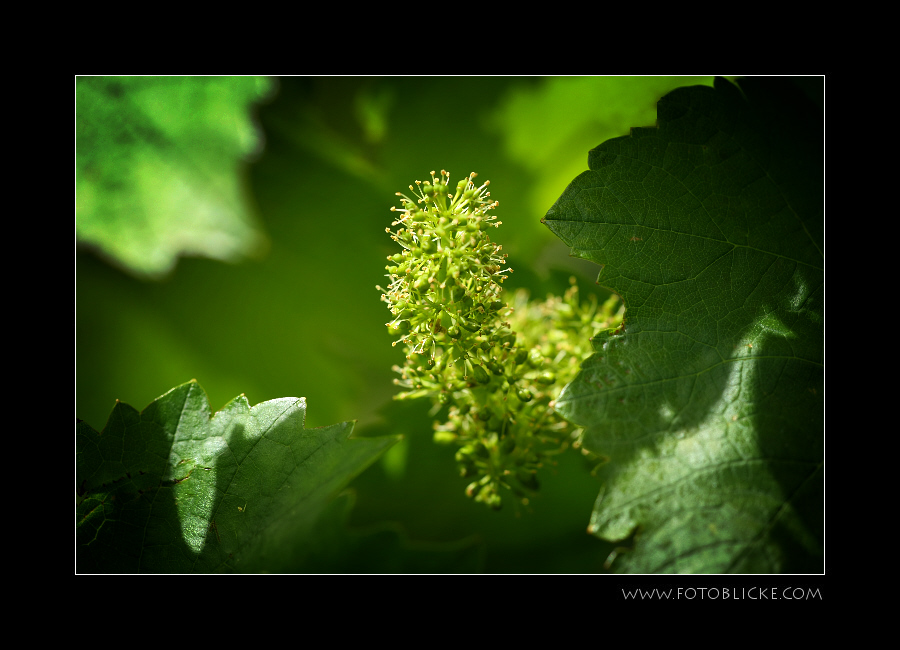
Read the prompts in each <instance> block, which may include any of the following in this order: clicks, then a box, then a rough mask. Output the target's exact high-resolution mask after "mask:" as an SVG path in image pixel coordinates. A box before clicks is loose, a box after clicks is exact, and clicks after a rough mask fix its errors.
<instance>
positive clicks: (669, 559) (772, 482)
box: [545, 78, 824, 573]
mask: <svg viewBox="0 0 900 650" xmlns="http://www.w3.org/2000/svg"><path fill="white" fill-rule="evenodd" d="M822 136H823V130H822V114H821V111H820V110H818V109H817V108H816V107H815V106H814V105H813V104H812V103H811V102H809V101H808V100H807V98H806V97H805V96H804V95H803V94H802V93H800V92H799V91H798V90H797V89H796V87H795V86H794V85H793V84H792V83H791V80H789V79H761V78H751V79H746V80H741V81H740V88H738V87H737V86H735V85H733V84H731V83H729V82H727V81H724V80H722V79H717V80H716V83H715V88H714V89H713V88H708V87H690V88H682V89H679V90H676V91H674V92H672V93H670V94H668V95H666V96H665V97H664V98H663V99H662V100H660V102H659V104H658V125H657V127H655V128H641V129H634V130H633V131H632V134H631V135H630V136H626V137H622V138H616V139H613V140H609V141H607V142H605V143H604V144H602V145H600V146H599V147H597V148H596V149H594V150H593V151H591V152H590V156H589V168H590V171H587V172H584V173H583V174H581V175H580V176H579V177H578V178H576V179H575V180H574V181H573V182H572V184H571V185H570V186H569V187H568V188H567V189H566V191H565V192H564V193H563V195H562V196H561V197H560V199H559V200H558V201H557V202H556V204H555V205H554V206H553V207H552V208H551V209H550V210H549V212H548V213H547V216H546V217H545V223H546V224H547V225H548V226H549V227H550V229H551V230H552V231H553V232H554V233H556V234H557V235H558V236H559V237H560V238H561V239H562V240H563V241H564V242H565V243H566V244H567V245H568V246H569V247H570V248H571V250H572V255H574V256H577V257H583V258H585V259H589V260H592V261H595V262H597V263H598V264H601V265H602V266H603V271H602V273H601V274H600V280H599V282H600V283H601V284H603V285H605V286H609V287H611V288H612V289H613V290H614V291H616V292H617V293H618V294H619V295H620V296H621V297H622V298H623V299H624V301H625V306H626V309H627V311H626V314H625V328H624V330H622V331H620V332H617V333H605V334H604V335H603V336H602V337H600V338H598V339H597V340H595V350H596V352H595V354H594V355H593V356H592V357H591V358H590V359H589V360H588V361H587V362H585V364H584V365H583V369H582V372H581V374H580V375H579V376H578V377H577V378H576V380H575V381H574V382H572V384H571V385H569V386H568V387H567V388H566V389H565V391H564V392H563V394H562V396H561V397H560V400H559V408H560V410H561V411H562V412H563V413H564V415H565V416H566V417H568V418H570V419H572V420H573V421H575V422H577V423H578V424H581V425H584V426H586V427H587V435H586V440H585V444H586V446H587V447H588V448H590V449H592V450H594V451H596V452H598V453H601V454H605V455H607V456H608V457H609V458H610V462H609V464H608V465H607V467H606V473H605V476H604V478H605V488H604V491H603V492H602V493H601V496H600V498H598V500H597V504H596V507H595V511H594V514H593V517H592V521H591V530H592V531H593V532H595V534H597V535H598V536H600V537H602V538H604V539H608V540H623V539H625V538H627V537H629V536H630V535H631V534H632V533H636V536H635V538H634V550H633V552H631V553H625V554H623V555H622V556H621V559H620V560H618V561H617V563H616V566H617V568H618V569H620V570H626V571H637V572H688V573H696V572H778V571H798V572H807V571H809V572H818V571H821V570H822V548H823V519H824V516H823V501H822V497H823V491H824V485H823V457H824V454H823V433H824V402H823V396H824V380H823V367H824V365H823V364H824V334H823V327H824V325H823V323H824V320H823V318H824V317H823V304H824V256H823V250H824V242H823V237H824V232H823V229H824V228H823V226H824V222H823V194H824V188H823V183H822V179H823V174H824V166H823V155H822Z"/></svg>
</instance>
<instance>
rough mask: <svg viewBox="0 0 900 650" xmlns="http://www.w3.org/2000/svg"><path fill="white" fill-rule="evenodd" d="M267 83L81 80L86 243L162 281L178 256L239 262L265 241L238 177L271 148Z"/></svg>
mask: <svg viewBox="0 0 900 650" xmlns="http://www.w3.org/2000/svg"><path fill="white" fill-rule="evenodd" d="M272 86H273V84H272V82H271V81H270V80H268V79H266V78H263V77H78V78H77V79H76V84H75V122H76V140H75V144H76V156H75V162H76V186H75V187H76V221H75V230H76V234H77V236H78V239H79V241H81V242H83V243H86V244H89V245H92V246H95V247H96V248H98V249H99V250H100V251H101V252H102V253H103V254H104V255H106V256H107V257H108V258H110V259H112V260H113V261H115V262H116V263H118V264H119V265H121V266H123V267H124V268H126V269H127V270H128V271H130V272H131V273H133V274H135V275H137V276H139V277H143V278H159V277H162V276H163V275H165V274H166V273H168V272H169V271H170V270H171V269H172V268H173V267H174V266H175V264H176V262H177V260H178V257H179V256H184V255H192V256H202V257H208V258H211V259H217V260H221V261H227V262H233V261H237V260H240V259H242V258H244V257H247V256H249V255H253V254H256V253H258V252H259V251H261V250H262V249H263V247H264V246H265V245H266V238H265V236H264V235H263V233H262V231H261V229H260V228H259V226H258V224H257V222H256V218H255V217H254V215H253V213H252V210H251V209H250V207H249V205H248V201H247V197H246V196H245V191H244V188H243V186H242V180H241V178H240V175H239V171H240V165H241V163H242V161H245V160H247V159H248V158H249V157H251V156H253V155H255V154H256V153H258V152H259V151H260V150H261V148H262V142H263V139H262V134H261V132H260V131H259V130H258V129H257V127H256V126H255V125H254V123H253V121H252V120H251V114H250V111H249V109H250V107H251V106H252V105H253V104H254V103H256V102H259V101H260V100H262V99H264V98H265V97H266V96H267V95H268V94H270V92H271V89H272Z"/></svg>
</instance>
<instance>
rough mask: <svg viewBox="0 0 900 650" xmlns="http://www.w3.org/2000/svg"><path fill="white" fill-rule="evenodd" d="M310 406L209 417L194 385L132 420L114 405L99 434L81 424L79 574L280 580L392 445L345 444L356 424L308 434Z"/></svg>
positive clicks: (239, 402)
mask: <svg viewBox="0 0 900 650" xmlns="http://www.w3.org/2000/svg"><path fill="white" fill-rule="evenodd" d="M305 418H306V401H305V400H303V399H295V398H282V399H276V400H271V401H268V402H264V403H262V404H257V405H256V406H254V407H252V408H251V407H250V405H249V403H248V402H247V399H246V398H245V397H244V396H243V395H241V396H240V397H237V398H235V399H234V400H233V401H231V402H230V403H229V404H227V405H226V406H225V408H224V409H222V410H221V411H219V412H218V413H216V414H215V416H212V415H211V414H210V410H209V403H208V400H207V398H206V394H205V393H204V392H203V389H201V388H200V386H199V385H198V384H197V383H196V382H193V381H192V382H188V383H186V384H183V385H181V386H178V387H177V388H173V389H172V390H170V391H169V392H168V393H166V394H165V395H162V396H161V397H159V398H158V399H157V400H156V401H154V402H153V403H152V404H151V405H150V406H148V407H147V408H146V409H144V410H143V411H142V412H140V413H138V412H137V411H136V410H134V409H133V408H131V407H130V406H128V405H126V404H123V403H121V402H120V403H117V404H116V406H115V408H114V409H113V412H112V414H111V415H110V417H109V421H108V422H107V425H106V427H105V428H104V429H103V431H102V432H100V433H97V431H95V430H94V429H92V428H91V427H90V426H89V425H87V424H85V423H84V422H79V423H78V428H77V437H76V481H77V484H78V499H77V505H76V531H77V534H76V539H77V545H78V549H77V558H78V564H77V570H78V571H79V572H103V573H107V572H110V573H138V572H147V573H159V572H165V573H186V572H233V571H240V572H260V571H264V572H276V571H295V570H297V569H298V568H302V567H304V566H306V564H307V563H308V559H309V558H308V557H307V556H308V555H310V554H315V553H316V552H320V551H319V547H317V546H316V540H317V539H318V538H320V537H321V536H322V535H321V533H319V534H318V535H316V534H313V533H314V531H316V530H317V529H316V526H317V519H318V518H319V516H320V514H321V513H322V511H323V509H324V508H325V507H326V506H327V505H328V503H329V502H330V500H331V499H332V497H333V496H334V495H335V494H336V493H337V492H338V491H339V490H340V489H342V488H343V487H344V486H345V485H346V484H347V483H348V482H349V481H350V480H351V479H352V478H353V477H354V476H356V475H357V474H359V473H360V472H361V471H362V470H363V469H365V468H366V467H367V466H368V465H369V464H370V463H371V462H372V461H374V460H375V459H376V458H377V457H378V456H379V455H380V454H381V453H382V452H383V451H384V450H385V449H386V448H387V447H389V446H390V445H392V444H393V443H394V442H396V439H395V438H381V439H375V438H367V439H351V438H350V432H351V430H352V429H353V424H352V423H350V422H344V423H342V424H336V425H333V426H329V427H320V428H317V429H307V428H306V427H305Z"/></svg>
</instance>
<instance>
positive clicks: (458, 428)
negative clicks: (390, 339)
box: [378, 170, 621, 508]
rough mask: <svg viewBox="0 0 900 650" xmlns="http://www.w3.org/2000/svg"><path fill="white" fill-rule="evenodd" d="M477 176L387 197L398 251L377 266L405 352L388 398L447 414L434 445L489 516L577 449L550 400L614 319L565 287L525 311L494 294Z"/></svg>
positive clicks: (497, 257) (494, 252) (497, 284)
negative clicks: (449, 453) (395, 203)
mask: <svg viewBox="0 0 900 650" xmlns="http://www.w3.org/2000/svg"><path fill="white" fill-rule="evenodd" d="M475 176H476V174H475V173H474V172H473V173H472V174H470V175H469V176H468V177H467V178H464V179H462V180H461V181H459V182H458V183H457V184H456V187H455V191H450V187H449V182H450V175H449V174H448V173H447V172H446V171H443V170H442V171H441V174H440V177H436V176H435V173H434V172H431V181H430V182H429V181H425V182H420V181H416V185H415V186H413V185H410V186H409V188H410V191H411V192H412V196H411V197H410V196H407V195H405V194H403V193H400V192H398V193H397V195H398V196H400V197H401V207H400V208H396V207H393V208H391V210H392V211H395V212H396V213H398V215H399V216H398V218H397V219H396V220H395V221H394V222H393V223H392V224H391V225H392V227H395V228H396V230H391V228H387V229H386V230H387V232H389V233H390V235H391V238H392V239H393V240H394V241H396V242H397V243H399V244H400V245H401V246H402V247H403V251H402V252H400V253H397V254H395V255H391V256H390V257H388V261H389V262H390V264H389V265H388V266H387V267H386V270H387V271H388V278H389V279H390V284H389V285H388V287H387V288H386V289H385V288H382V287H380V286H379V287H378V289H379V290H381V291H382V292H383V295H382V300H384V301H385V302H387V303H388V305H389V307H390V310H391V314H392V318H391V320H390V322H389V323H387V327H388V331H389V332H390V333H391V334H392V335H394V336H397V337H398V338H397V339H396V340H395V341H394V343H393V344H394V345H397V344H398V343H401V344H403V345H404V347H405V350H406V362H405V363H404V365H403V366H402V367H400V366H395V367H394V370H395V371H396V372H398V373H399V375H400V377H399V378H398V379H395V380H394V381H395V383H397V384H398V385H399V386H401V387H402V388H403V389H404V391H403V392H402V393H400V394H399V395H398V396H397V398H398V399H412V398H422V397H427V398H430V399H431V400H432V401H433V402H434V403H435V405H436V410H435V412H437V409H439V408H440V407H446V414H447V415H446V421H443V422H436V423H435V432H434V438H435V441H436V442H440V443H451V444H456V445H458V446H459V450H458V451H457V453H456V459H457V461H458V463H459V465H460V471H461V473H462V475H463V476H465V477H470V478H471V479H472V482H471V483H470V484H469V485H468V487H467V489H466V493H467V494H468V495H469V496H471V497H473V498H475V499H476V500H477V501H480V502H483V503H485V504H487V505H489V506H491V507H493V508H499V507H500V505H501V497H500V488H507V489H509V490H511V491H512V492H513V493H514V494H515V495H516V496H517V497H518V498H519V499H521V500H522V501H523V502H524V503H527V502H528V498H529V497H530V496H533V495H534V493H535V491H536V490H537V488H538V482H537V477H536V476H535V474H536V472H537V470H538V468H540V467H541V466H542V465H543V464H544V463H545V462H546V461H547V460H548V459H550V457H552V456H553V455H554V454H557V453H559V452H561V451H562V450H564V449H565V448H566V447H568V446H569V445H573V444H574V446H579V442H580V441H579V435H580V431H579V430H578V429H577V428H576V427H574V426H573V425H571V424H570V423H569V422H567V421H566V420H564V419H562V418H561V417H560V416H559V415H558V414H557V413H556V411H555V410H554V408H553V407H554V401H553V400H554V398H555V397H556V396H557V395H558V393H559V390H560V389H561V387H562V386H564V385H565V384H567V383H568V382H569V381H571V380H572V379H573V378H574V376H575V374H576V373H577V371H578V367H579V364H580V362H581V361H582V360H583V358H584V357H585V356H587V354H589V353H590V352H591V349H590V342H589V340H590V338H591V336H592V335H593V334H595V333H596V331H597V330H598V329H600V328H608V327H610V326H613V325H615V324H617V323H618V322H619V321H620V320H621V311H617V306H618V305H617V301H616V299H615V298H612V299H610V300H609V301H607V302H606V303H605V304H603V305H602V306H598V304H597V301H596V299H595V298H594V297H593V296H592V299H591V300H589V301H586V302H585V303H583V304H582V303H581V301H579V298H578V288H577V285H576V284H575V283H574V279H573V280H572V286H571V287H570V289H569V290H568V291H567V292H566V294H565V295H564V296H563V297H561V298H560V297H552V296H551V297H550V298H548V299H547V301H545V302H542V303H534V302H529V300H528V296H527V293H525V292H522V291H520V292H517V293H515V294H509V293H508V292H504V291H503V288H502V286H501V285H502V283H503V281H504V280H506V279H507V278H508V274H510V273H512V269H510V268H509V267H507V266H506V254H504V253H501V246H500V245H499V244H496V243H495V242H492V241H491V238H490V236H489V234H488V231H489V229H490V228H497V227H499V226H500V224H501V222H500V221H497V220H496V217H495V216H494V215H493V214H491V210H493V209H495V208H496V207H497V206H498V205H499V202H498V201H495V200H491V198H490V192H488V191H487V187H488V185H489V183H490V181H486V182H485V183H483V184H482V185H480V186H476V184H475V181H474V179H475Z"/></svg>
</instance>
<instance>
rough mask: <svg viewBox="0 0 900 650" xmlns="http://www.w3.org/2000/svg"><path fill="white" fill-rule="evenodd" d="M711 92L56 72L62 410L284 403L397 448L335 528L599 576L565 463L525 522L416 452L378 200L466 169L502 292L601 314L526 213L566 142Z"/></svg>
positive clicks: (575, 145)
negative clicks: (68, 316)
mask: <svg viewBox="0 0 900 650" xmlns="http://www.w3.org/2000/svg"><path fill="white" fill-rule="evenodd" d="M712 79H713V78H712V77H559V78H531V77H508V78H507V77H387V78H382V77H288V78H280V79H265V78H253V77H238V78H208V77H207V78H199V79H191V78H165V77H163V78H159V77H150V78H146V77H138V78H118V79H112V78H98V77H80V78H78V79H77V80H76V112H77V116H76V117H77V128H76V161H77V165H76V204H77V205H76V240H77V243H76V252H75V291H76V340H75V412H76V417H78V418H80V419H82V420H85V421H87V422H88V423H89V424H91V425H92V426H94V427H95V428H96V429H98V430H99V429H101V428H102V427H103V426H104V424H105V422H106V418H107V417H108V415H109V413H110V410H111V408H112V406H113V404H114V402H115V400H116V399H118V400H121V401H123V402H126V403H128V404H131V405H132V406H134V407H136V408H138V409H143V408H144V407H145V406H147V404H149V403H150V402H151V401H153V400H154V399H155V398H156V397H157V396H159V395H161V394H162V393H164V392H165V391H167V390H168V389H169V388H171V387H173V386H175V385H178V384H181V383H183V382H185V381H188V380H190V379H192V378H196V379H197V380H198V381H199V382H200V384H201V385H202V386H203V387H204V388H205V390H206V392H207V394H208V395H209V399H210V404H211V406H212V408H213V409H219V408H221V407H222V406H223V405H224V404H225V403H226V402H228V401H229V400H231V399H232V398H234V397H235V396H237V395H239V394H241V393H244V394H245V395H247V397H248V399H249V400H250V403H251V404H257V403H259V402H262V401H265V400H269V399H273V398H276V397H285V396H295V397H300V396H303V397H306V398H307V400H308V404H309V411H308V426H320V425H326V424H331V423H334V422H338V421H345V420H354V419H355V420H357V421H358V423H357V426H356V430H355V431H356V433H355V435H388V434H403V435H404V436H405V437H404V440H403V441H402V442H401V443H400V444H398V445H396V446H395V447H394V448H392V449H391V450H390V451H389V452H388V454H387V455H386V456H384V457H383V458H382V460H381V461H380V462H379V463H378V464H376V465H374V466H373V467H371V468H370V469H369V470H367V471H366V472H365V473H364V474H363V475H361V476H360V477H359V478H358V479H357V480H356V481H355V482H354V484H353V486H352V487H353V489H354V490H355V493H356V495H355V496H356V500H355V505H354V506H353V507H352V510H351V511H350V524H351V526H352V527H353V528H354V529H356V530H366V529H371V528H373V527H378V526H383V525H385V524H388V523H389V524H391V525H392V526H393V528H394V529H395V530H399V531H402V533H403V535H405V537H406V538H408V540H410V541H411V542H415V543H450V542H459V541H460V540H467V541H466V542H465V543H467V544H470V545H472V546H473V547H477V548H478V554H479V555H478V556H479V558H480V562H481V564H480V566H479V568H480V569H482V570H485V571H489V572H522V573H538V572H577V573H584V572H593V571H601V570H602V565H603V562H604V560H605V559H606V557H607V555H608V554H609V552H610V551H611V547H610V546H609V545H607V544H604V543H603V542H601V541H599V540H597V539H595V538H593V537H590V536H589V535H587V534H586V527H587V524H588V519H589V515H590V511H591V507H592V504H593V502H594V500H595V498H596V496H597V493H598V490H599V484H597V483H596V481H595V480H594V479H593V478H592V477H591V475H590V469H591V468H590V466H589V465H587V464H586V463H585V462H584V461H583V460H582V459H581V458H580V457H579V456H577V455H575V454H574V453H571V454H565V455H563V457H562V458H561V460H560V463H559V466H557V467H555V468H547V469H546V470H544V473H543V474H542V475H541V476H540V479H541V482H542V486H543V487H542V495H541V497H540V498H538V499H536V500H534V501H533V502H532V504H531V505H530V506H529V507H528V509H527V510H526V509H525V508H522V507H521V506H519V507H514V505H513V503H512V502H511V501H510V502H508V503H507V505H506V506H505V507H504V509H503V510H502V511H500V512H493V511H489V510H487V509H486V508H485V507H484V506H482V505H480V504H476V503H474V502H473V501H471V500H470V499H467V498H466V497H465V495H464V494H463V490H464V487H465V484H466V481H465V479H462V478H459V477H458V476H457V473H456V467H455V463H454V460H453V454H454V449H453V448H448V447H439V446H437V445H435V444H433V443H432V442H431V418H430V417H429V416H428V413H427V411H428V405H427V404H409V403H398V402H394V401H393V400H392V395H393V394H394V393H395V387H394V385H393V383H392V380H393V372H392V371H391V366H392V365H393V364H396V363H400V361H401V359H402V352H401V350H400V349H399V348H393V347H391V340H392V339H391V337H390V336H389V335H388V334H387V331H386V328H385V326H384V324H385V323H386V322H387V320H388V312H387V308H386V306H385V304H384V303H382V302H381V301H380V300H379V296H380V292H378V291H376V289H375V285H376V284H379V283H383V282H384V274H385V271H384V265H385V263H386V260H385V257H386V256H387V255H389V254H392V253H395V252H397V246H396V244H394V242H392V241H391V240H390V238H389V237H388V235H387V234H386V233H385V228H386V227H387V226H389V225H390V222H391V220H392V216H393V215H392V214H391V213H390V211H389V209H390V207H391V206H392V205H395V204H396V198H397V197H396V196H395V195H394V193H395V192H397V191H404V190H406V188H407V186H408V185H409V184H410V183H412V182H413V181H415V180H416V179H419V180H424V179H425V178H427V177H428V173H429V172H430V171H431V170H435V171H437V172H439V171H440V170H441V169H446V170H448V171H449V172H450V174H451V182H452V183H453V182H455V180H458V179H460V178H462V177H463V176H464V175H466V174H468V173H469V172H472V171H476V172H478V174H479V179H480V180H488V179H489V180H490V181H491V193H492V198H495V199H498V200H499V201H500V207H499V208H498V209H497V210H496V213H497V215H498V216H499V217H500V219H501V220H502V221H503V225H502V226H501V228H500V229H499V230H498V231H496V235H493V237H494V239H495V240H496V241H498V242H499V243H501V244H502V245H503V250H504V252H506V253H508V254H509V263H510V266H511V267H512V268H513V269H514V271H515V273H514V274H513V275H512V277H511V278H510V279H509V280H508V281H507V283H506V285H507V286H508V288H510V289H515V288H519V287H525V288H528V289H530V290H531V291H532V292H533V294H534V295H536V296H539V297H543V296H544V295H545V294H546V293H548V292H555V293H561V292H562V291H563V290H564V289H565V288H566V286H568V277H569V276H570V275H573V274H574V275H576V276H577V277H578V278H579V280H580V284H581V285H582V288H583V291H584V292H585V293H588V292H595V293H596V294H597V295H598V297H599V298H600V299H601V301H602V300H603V299H605V297H606V296H607V295H608V293H607V292H605V291H604V290H603V289H601V288H600V287H597V286H595V284H594V281H595V280H596V277H597V273H598V272H599V267H597V266H595V265H592V264H590V263H587V262H583V261H580V260H575V259H572V258H569V257H568V251H567V249H566V248H565V247H564V246H563V245H562V244H561V243H560V242H559V241H558V240H557V239H556V238H555V237H554V236H553V235H552V234H551V233H550V232H549V231H548V230H547V229H546V228H545V227H544V226H543V225H542V224H541V223H540V219H541V217H543V216H544V214H545V213H546V211H547V209H548V208H549V207H550V206H551V205H552V204H553V203H554V201H555V200H556V199H557V198H558V197H559V195H560V194H561V193H562V191H563V190H564V189H565V187H566V185H567V184H568V183H569V182H570V181H571V180H572V179H574V178H575V176H577V175H578V174H579V173H580V172H581V171H584V170H585V169H586V168H587V153H588V150H589V149H591V148H593V147H594V146H596V145H598V144H600V143H601V142H603V141H604V140H606V139H608V138H611V137H616V136H620V135H625V134H627V133H628V130H629V128H630V127H632V126H647V125H651V124H653V123H654V122H655V120H656V101H657V100H658V99H659V98H660V97H661V96H662V95H664V94H665V93H667V92H668V91H670V90H672V89H674V88H676V87H679V86H684V85H693V84H698V83H702V84H707V85H711V84H712ZM357 552H358V551H357ZM341 566H342V565H341V563H340V562H337V563H336V564H331V565H329V567H328V570H329V571H338V570H341ZM346 570H348V571H350V570H352V571H362V570H365V567H364V566H360V564H359V558H356V561H355V562H354V561H351V559H350V558H348V559H347V563H346ZM468 570H471V568H469V569H468Z"/></svg>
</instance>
